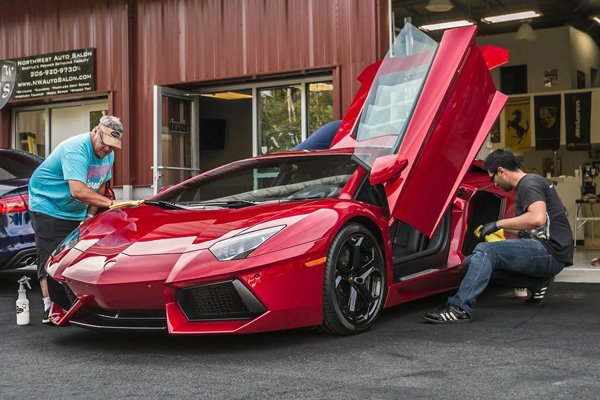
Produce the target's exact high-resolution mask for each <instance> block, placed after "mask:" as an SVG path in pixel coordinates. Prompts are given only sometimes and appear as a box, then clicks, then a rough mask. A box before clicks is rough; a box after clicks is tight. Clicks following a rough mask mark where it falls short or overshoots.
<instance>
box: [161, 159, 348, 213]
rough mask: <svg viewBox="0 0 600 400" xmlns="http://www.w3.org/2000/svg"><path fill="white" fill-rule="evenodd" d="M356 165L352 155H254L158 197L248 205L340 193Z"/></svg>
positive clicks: (191, 203)
mask: <svg viewBox="0 0 600 400" xmlns="http://www.w3.org/2000/svg"><path fill="white" fill-rule="evenodd" d="M356 168H357V164H356V163H355V162H354V161H352V157H351V156H350V155H348V154H346V155H318V156H317V155H311V156H291V157H277V158H265V159H253V160H248V161H241V162H238V163H234V164H231V165H229V166H226V167H224V168H221V169H218V170H215V171H211V172H208V173H207V174H204V175H200V176H198V177H197V178H194V179H192V180H190V181H188V182H186V183H184V184H183V185H181V186H178V187H176V188H173V189H172V190H168V191H166V192H165V193H163V194H160V195H159V196H157V197H155V198H154V199H153V200H157V201H164V202H169V203H173V204H178V205H182V206H187V207H207V206H216V207H244V206H248V205H253V204H256V203H261V202H266V201H281V200H305V199H321V198H328V197H337V196H338V195H339V194H340V192H341V190H342V188H343V187H344V185H345V184H346V182H347V181H348V178H350V175H352V173H353V172H354V171H355V170H356Z"/></svg>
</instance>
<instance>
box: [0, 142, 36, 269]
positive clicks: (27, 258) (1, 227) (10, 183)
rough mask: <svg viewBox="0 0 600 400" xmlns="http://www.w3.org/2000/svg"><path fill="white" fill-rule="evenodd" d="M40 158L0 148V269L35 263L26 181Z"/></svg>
mask: <svg viewBox="0 0 600 400" xmlns="http://www.w3.org/2000/svg"><path fill="white" fill-rule="evenodd" d="M42 161H43V158H41V157H38V156H35V155H33V154H30V153H27V152H24V151H20V150H13V149H0V270H4V269H11V268H19V267H24V266H26V265H34V264H35V263H36V252H35V240H34V236H33V229H32V227H31V219H30V217H29V208H28V202H29V196H28V195H27V185H28V184H29V178H30V177H31V174H33V171H34V170H35V169H36V168H37V167H38V166H39V165H40V164H41V163H42Z"/></svg>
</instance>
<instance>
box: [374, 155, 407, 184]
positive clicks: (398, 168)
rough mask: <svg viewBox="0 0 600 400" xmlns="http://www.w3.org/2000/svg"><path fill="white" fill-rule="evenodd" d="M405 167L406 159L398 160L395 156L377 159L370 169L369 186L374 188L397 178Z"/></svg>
mask: <svg viewBox="0 0 600 400" xmlns="http://www.w3.org/2000/svg"><path fill="white" fill-rule="evenodd" d="M407 165H408V161H407V160H406V158H398V156H397V155H396V154H390V155H389V156H382V157H378V158H377V159H376V160H375V162H374V163H373V168H371V177H370V181H371V185H373V186H375V185H378V184H380V183H384V182H388V181H390V180H392V179H395V178H397V177H399V176H400V173H401V172H402V171H403V170H404V168H406V166H407Z"/></svg>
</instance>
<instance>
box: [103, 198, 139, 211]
mask: <svg viewBox="0 0 600 400" xmlns="http://www.w3.org/2000/svg"><path fill="white" fill-rule="evenodd" d="M143 202H144V200H124V201H119V202H116V203H114V204H113V205H112V206H110V209H111V210H112V209H113V208H121V207H135V206H139V205H140V204H142V203H143Z"/></svg>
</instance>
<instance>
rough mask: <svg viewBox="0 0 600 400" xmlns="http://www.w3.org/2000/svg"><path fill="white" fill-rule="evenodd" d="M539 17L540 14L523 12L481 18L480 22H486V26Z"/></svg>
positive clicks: (531, 11)
mask: <svg viewBox="0 0 600 400" xmlns="http://www.w3.org/2000/svg"><path fill="white" fill-rule="evenodd" d="M541 16H542V14H541V13H539V12H537V11H533V10H530V11H523V12H518V13H512V14H502V15H495V16H493V17H485V18H481V20H482V21H483V22H487V23H488V24H496V23H498V22H507V21H518V20H521V19H529V18H536V17H541Z"/></svg>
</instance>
